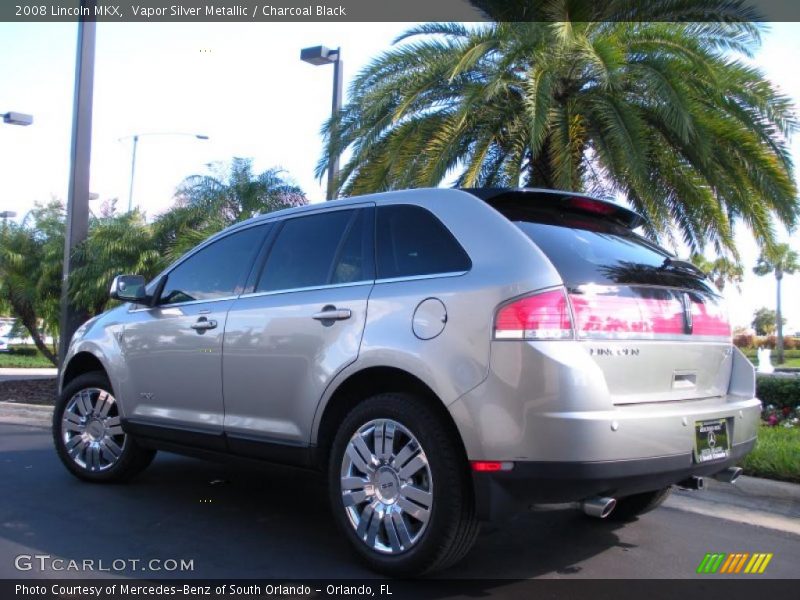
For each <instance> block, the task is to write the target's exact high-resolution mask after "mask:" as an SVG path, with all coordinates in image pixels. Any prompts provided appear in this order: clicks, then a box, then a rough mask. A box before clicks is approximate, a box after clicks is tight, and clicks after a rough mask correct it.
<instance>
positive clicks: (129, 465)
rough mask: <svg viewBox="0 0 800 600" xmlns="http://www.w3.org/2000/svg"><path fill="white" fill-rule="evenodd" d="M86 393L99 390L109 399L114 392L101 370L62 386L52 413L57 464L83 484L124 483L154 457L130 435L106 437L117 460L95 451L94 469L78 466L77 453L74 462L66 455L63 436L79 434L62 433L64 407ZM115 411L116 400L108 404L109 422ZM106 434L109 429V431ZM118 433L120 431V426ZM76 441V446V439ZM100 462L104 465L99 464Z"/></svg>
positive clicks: (90, 466)
mask: <svg viewBox="0 0 800 600" xmlns="http://www.w3.org/2000/svg"><path fill="white" fill-rule="evenodd" d="M89 390H102V391H104V392H106V393H107V394H109V395H110V396H111V398H113V397H114V390H113V389H112V388H111V384H110V383H109V381H108V377H107V376H106V374H105V373H103V372H102V371H92V372H90V373H84V374H83V375H79V376H78V377H76V378H75V379H73V380H72V381H71V382H69V384H68V385H66V386H65V387H64V389H63V390H62V392H61V395H60V396H59V397H58V400H57V401H56V406H55V410H54V411H53V427H52V431H53V443H54V444H55V447H56V452H57V453H58V457H59V458H60V459H61V462H62V463H63V464H64V466H65V467H66V468H67V470H68V471H69V472H70V473H72V474H73V475H75V477H77V478H78V479H82V480H83V481H90V482H93V483H116V482H122V481H127V480H128V479H130V478H131V477H133V476H134V475H137V474H138V473H140V472H141V471H142V470H144V469H145V468H146V467H147V466H148V465H149V464H150V463H151V462H152V461H153V458H154V457H155V455H156V451H155V450H150V449H147V448H142V447H141V446H140V445H139V444H137V443H136V440H134V439H133V438H132V437H131V436H130V435H126V434H124V433H120V434H118V435H113V436H112V435H110V434H109V436H108V437H109V438H110V439H111V441H112V442H114V443H115V444H116V448H118V449H119V450H120V452H119V454H118V455H117V457H116V458H114V459H113V460H112V459H110V458H107V457H108V456H111V454H109V453H108V452H110V451H101V450H97V452H96V453H97V456H98V458H97V460H98V463H97V467H96V468H92V465H89V464H85V465H81V464H80V463H79V462H78V460H82V459H81V456H82V454H81V453H78V456H77V459H75V458H73V457H72V456H70V452H69V450H68V448H67V444H68V443H69V442H67V440H66V439H65V435H69V436H74V437H75V438H78V437H80V434H78V433H76V432H74V431H68V432H65V430H64V429H63V428H62V421H63V418H64V413H65V412H66V410H67V409H68V407H70V406H71V405H72V402H73V400H75V401H76V402H78V400H76V398H77V397H78V394H79V393H80V392H81V391H84V392H86V393H87V394H89V395H90V396H91V392H89ZM118 410H119V408H118V407H117V406H116V400H114V401H113V403H111V402H109V409H108V411H109V412H108V414H107V416H108V417H109V418H112V419H113V418H114V417H118V416H119V412H118ZM94 416H99V415H95V414H94V413H92V415H91V416H90V417H89V418H88V420H89V421H91V419H92V417H94ZM117 421H118V419H117ZM113 425H114V430H113V431H117V427H118V425H117V423H116V422H114V423H113ZM86 429H87V430H88V427H86ZM109 431H111V430H110V429H109ZM119 431H120V432H121V427H120V429H119ZM103 439H106V438H103ZM71 440H72V437H70V441H71ZM77 441H78V443H80V440H77ZM101 452H102V454H101ZM87 460H88V459H87ZM83 462H85V461H83ZM102 462H105V463H107V464H101V463H102Z"/></svg>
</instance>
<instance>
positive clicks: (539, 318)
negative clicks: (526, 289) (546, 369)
mask: <svg viewBox="0 0 800 600" xmlns="http://www.w3.org/2000/svg"><path fill="white" fill-rule="evenodd" d="M494 336H495V338H496V339H499V340H563V339H568V338H571V337H572V318H571V317H570V314H569V304H568V303H567V294H566V292H565V290H564V289H563V288H560V289H557V290H549V291H546V292H540V293H538V294H534V295H533V296H526V297H524V298H520V299H519V300H514V301H513V302H511V303H509V304H506V305H505V306H503V307H501V308H500V310H499V311H498V312H497V318H496V319H495V325H494Z"/></svg>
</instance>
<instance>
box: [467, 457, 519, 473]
mask: <svg viewBox="0 0 800 600" xmlns="http://www.w3.org/2000/svg"><path fill="white" fill-rule="evenodd" d="M513 468H514V463H513V462H506V461H496V460H473V461H472V470H473V471H476V472H478V473H496V472H497V471H510V470H511V469H513Z"/></svg>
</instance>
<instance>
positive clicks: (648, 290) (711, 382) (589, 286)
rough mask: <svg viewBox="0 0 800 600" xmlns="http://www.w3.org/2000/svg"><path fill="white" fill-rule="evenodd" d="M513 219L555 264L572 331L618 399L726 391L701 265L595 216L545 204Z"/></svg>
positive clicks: (725, 329) (725, 363)
mask: <svg viewBox="0 0 800 600" xmlns="http://www.w3.org/2000/svg"><path fill="white" fill-rule="evenodd" d="M515 222H516V224H517V225H518V226H519V227H520V229H522V231H523V232H525V233H526V234H527V235H528V236H529V237H530V238H531V239H532V240H533V241H534V242H535V243H536V244H537V246H539V248H540V249H541V250H542V251H543V252H544V253H545V254H546V255H547V256H548V258H549V259H550V260H551V262H552V263H553V264H554V265H555V267H556V269H557V270H558V271H559V273H560V274H561V277H562V278H563V280H564V283H565V284H566V286H567V292H568V295H569V299H570V304H571V307H572V313H573V319H574V323H575V329H576V335H577V337H578V339H579V340H580V341H581V342H582V344H583V345H584V347H585V349H586V351H587V352H588V353H589V354H590V355H591V356H592V358H593V359H594V360H595V361H596V363H597V364H598V365H599V366H600V367H601V368H602V370H603V373H604V375H605V379H606V383H607V385H608V389H609V392H610V393H611V395H612V397H613V399H614V402H615V403H616V404H634V403H640V402H659V401H670V400H685V399H695V398H707V397H715V396H721V395H724V394H725V393H727V389H728V383H729V381H730V369H731V363H730V355H731V331H730V326H729V324H728V319H727V315H726V312H725V309H724V306H723V304H722V299H721V298H720V297H719V295H718V294H717V292H716V290H714V289H713V287H712V286H711V285H710V283H709V282H708V281H707V280H706V279H705V278H704V277H703V276H702V274H701V273H699V272H695V271H693V270H692V269H691V268H690V267H688V266H686V265H680V263H675V262H674V261H672V260H671V258H670V255H669V254H668V253H667V252H666V251H664V250H662V249H660V248H658V247H657V246H654V245H652V244H651V243H650V242H648V241H646V240H645V239H643V238H642V237H640V236H638V235H637V234H635V233H633V232H632V231H630V230H629V229H627V228H625V227H623V226H621V225H618V224H615V223H611V222H607V221H604V220H602V219H597V218H591V217H583V216H574V215H566V216H564V215H558V214H553V215H551V216H548V217H544V216H541V217H539V218H537V219H536V220H531V219H528V220H516V221H515Z"/></svg>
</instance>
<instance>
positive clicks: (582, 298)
mask: <svg viewBox="0 0 800 600" xmlns="http://www.w3.org/2000/svg"><path fill="white" fill-rule="evenodd" d="M570 308H571V311H570ZM573 319H574V323H573ZM494 334H495V339H500V340H503V339H507V340H564V339H573V337H576V338H579V339H580V338H604V339H657V338H675V336H684V335H687V336H688V335H701V336H709V337H717V338H722V337H727V338H730V336H731V327H730V323H729V322H728V318H727V314H726V312H725V308H724V306H723V304H722V302H721V301H720V300H719V299H718V298H715V297H714V296H710V295H706V294H700V293H697V292H691V291H682V290H675V289H667V288H659V287H651V286H596V285H586V286H582V287H581V288H580V289H578V290H576V291H572V292H571V293H570V294H569V295H567V293H566V291H565V290H564V289H563V288H560V289H555V290H549V291H546V292H541V293H539V294H534V295H531V296H526V297H524V298H520V299H519V300H515V301H513V302H510V303H509V304H506V305H505V306H503V307H502V308H500V310H499V311H498V313H497V318H496V319H495V329H494Z"/></svg>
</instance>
